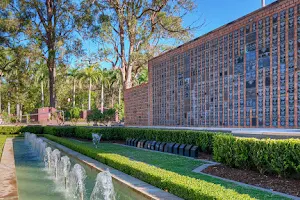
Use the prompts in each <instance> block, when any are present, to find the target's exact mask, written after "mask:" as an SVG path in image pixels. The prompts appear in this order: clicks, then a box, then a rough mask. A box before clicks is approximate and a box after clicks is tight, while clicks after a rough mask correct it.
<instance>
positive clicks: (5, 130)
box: [0, 126, 44, 135]
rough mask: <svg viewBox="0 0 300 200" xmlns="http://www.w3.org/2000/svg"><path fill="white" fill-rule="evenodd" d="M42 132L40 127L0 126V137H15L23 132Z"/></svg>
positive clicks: (42, 128)
mask: <svg viewBox="0 0 300 200" xmlns="http://www.w3.org/2000/svg"><path fill="white" fill-rule="evenodd" d="M43 130H44V127H42V126H0V135H15V134H20V133H24V132H31V133H35V134H42V133H43Z"/></svg>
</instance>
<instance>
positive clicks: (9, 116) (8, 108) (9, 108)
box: [7, 102, 10, 117]
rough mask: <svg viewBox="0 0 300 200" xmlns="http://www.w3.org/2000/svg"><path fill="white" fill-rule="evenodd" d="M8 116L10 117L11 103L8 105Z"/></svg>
mask: <svg viewBox="0 0 300 200" xmlns="http://www.w3.org/2000/svg"><path fill="white" fill-rule="evenodd" d="M7 114H8V116H9V117H10V102H8V103H7Z"/></svg>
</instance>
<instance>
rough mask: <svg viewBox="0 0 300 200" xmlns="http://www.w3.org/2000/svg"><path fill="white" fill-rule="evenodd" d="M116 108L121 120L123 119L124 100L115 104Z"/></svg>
mask: <svg viewBox="0 0 300 200" xmlns="http://www.w3.org/2000/svg"><path fill="white" fill-rule="evenodd" d="M114 108H115V110H116V111H117V112H118V117H119V120H123V119H124V117H125V111H124V102H121V104H115V106H114Z"/></svg>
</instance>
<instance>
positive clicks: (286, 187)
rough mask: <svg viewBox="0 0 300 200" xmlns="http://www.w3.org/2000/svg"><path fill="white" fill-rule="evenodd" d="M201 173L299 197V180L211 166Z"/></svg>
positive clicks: (221, 166) (222, 166)
mask: <svg viewBox="0 0 300 200" xmlns="http://www.w3.org/2000/svg"><path fill="white" fill-rule="evenodd" d="M202 172H204V173H207V174H211V175H214V176H219V177H222V178H226V179H230V180H234V181H238V182H242V183H246V184H250V185H254V186H258V187H262V188H266V189H272V190H273V191H277V192H282V193H285V194H290V195H294V196H298V197H300V180H296V179H291V178H282V177H278V176H274V175H262V174H260V173H258V172H255V171H251V170H242V169H235V168H231V167H227V166H224V165H216V166H211V167H208V168H206V169H205V170H203V171H202Z"/></svg>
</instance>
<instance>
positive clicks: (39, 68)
mask: <svg viewBox="0 0 300 200" xmlns="http://www.w3.org/2000/svg"><path fill="white" fill-rule="evenodd" d="M41 62H42V63H39V64H36V72H35V83H36V84H40V86H41V106H42V107H44V106H45V94H44V84H45V83H47V82H48V80H49V79H48V77H49V76H48V70H47V66H46V65H45V63H43V60H42V61H41Z"/></svg>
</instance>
